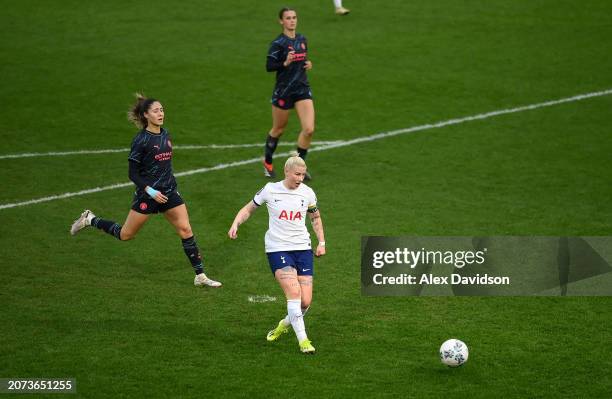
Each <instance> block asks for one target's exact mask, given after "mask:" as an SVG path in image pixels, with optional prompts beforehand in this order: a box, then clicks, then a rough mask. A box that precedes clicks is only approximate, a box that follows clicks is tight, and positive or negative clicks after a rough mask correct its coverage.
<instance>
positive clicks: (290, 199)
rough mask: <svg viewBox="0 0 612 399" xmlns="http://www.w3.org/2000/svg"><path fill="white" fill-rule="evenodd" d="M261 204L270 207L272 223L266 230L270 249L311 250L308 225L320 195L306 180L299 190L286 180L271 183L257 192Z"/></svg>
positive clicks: (258, 203)
mask: <svg viewBox="0 0 612 399" xmlns="http://www.w3.org/2000/svg"><path fill="white" fill-rule="evenodd" d="M253 202H254V203H255V205H257V206H261V205H263V204H264V203H265V204H266V205H267V207H268V215H269V224H268V231H266V238H265V242H266V252H278V251H301V250H306V249H311V248H312V247H311V245H310V234H309V233H308V229H307V228H306V218H307V217H308V215H307V212H308V209H309V208H310V209H316V206H317V197H316V196H315V193H314V191H312V189H311V188H310V187H308V186H307V185H305V184H304V183H302V184H300V186H299V187H298V188H296V189H295V190H290V189H288V188H286V187H285V185H284V184H283V182H282V181H279V182H276V183H268V184H266V185H265V186H264V188H262V189H261V190H259V192H257V194H255V197H254V198H253Z"/></svg>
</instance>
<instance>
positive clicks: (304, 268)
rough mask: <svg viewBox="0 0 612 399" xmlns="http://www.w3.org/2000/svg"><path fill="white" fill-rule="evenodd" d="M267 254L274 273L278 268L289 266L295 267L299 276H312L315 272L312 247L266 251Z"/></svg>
mask: <svg viewBox="0 0 612 399" xmlns="http://www.w3.org/2000/svg"><path fill="white" fill-rule="evenodd" d="M266 255H268V262H270V269H271V270H272V274H274V273H276V271H277V270H278V269H282V268H283V267H287V266H290V267H292V268H294V269H295V270H296V271H297V274H298V276H312V274H313V271H314V270H313V265H314V263H313V261H312V249H305V250H303V251H279V252H266Z"/></svg>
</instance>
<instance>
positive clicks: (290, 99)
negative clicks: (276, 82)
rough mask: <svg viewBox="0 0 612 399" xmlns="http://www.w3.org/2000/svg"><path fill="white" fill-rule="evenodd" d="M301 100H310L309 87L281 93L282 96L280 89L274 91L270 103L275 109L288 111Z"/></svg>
mask: <svg viewBox="0 0 612 399" xmlns="http://www.w3.org/2000/svg"><path fill="white" fill-rule="evenodd" d="M301 100H312V92H311V91H310V87H304V88H302V89H299V90H295V91H290V92H286V93H282V96H281V91H280V89H276V90H274V93H272V100H271V101H270V102H271V103H272V105H274V106H275V107H277V108H280V109H284V110H288V109H292V108H293V107H295V103H296V102H298V101H301Z"/></svg>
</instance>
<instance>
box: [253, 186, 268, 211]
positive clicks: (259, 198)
mask: <svg viewBox="0 0 612 399" xmlns="http://www.w3.org/2000/svg"><path fill="white" fill-rule="evenodd" d="M269 197H270V191H268V184H266V185H265V186H264V187H263V188H262V189H261V190H259V191H258V192H257V193H256V194H255V196H254V197H253V202H254V203H255V205H257V206H262V205H263V204H265V203H266V202H268V199H269Z"/></svg>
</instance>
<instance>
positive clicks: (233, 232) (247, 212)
mask: <svg viewBox="0 0 612 399" xmlns="http://www.w3.org/2000/svg"><path fill="white" fill-rule="evenodd" d="M256 210H257V205H255V203H254V202H253V201H249V203H248V204H246V205H245V206H243V207H242V209H241V210H239V211H238V213H237V214H236V217H235V218H234V222H233V223H232V226H231V227H230V229H229V231H228V232H227V235H228V236H229V238H231V239H232V240H235V239H236V238H238V226H240V225H241V224H242V223H244V222H246V221H247V220H248V219H249V217H250V216H251V215H252V214H253V212H255V211H256Z"/></svg>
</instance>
